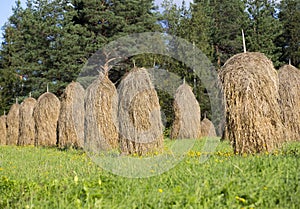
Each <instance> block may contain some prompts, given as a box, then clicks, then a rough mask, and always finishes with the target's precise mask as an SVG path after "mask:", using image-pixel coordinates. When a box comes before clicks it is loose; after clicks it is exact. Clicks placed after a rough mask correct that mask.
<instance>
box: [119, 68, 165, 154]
mask: <svg viewBox="0 0 300 209" xmlns="http://www.w3.org/2000/svg"><path fill="white" fill-rule="evenodd" d="M118 93H119V111H118V117H119V124H120V126H119V131H120V146H121V151H122V152H123V153H124V154H138V155H144V154H149V153H153V152H160V151H161V149H162V147H163V125H162V122H161V112H160V106H159V100H158V96H157V93H156V91H155V89H154V86H153V84H152V82H151V79H150V76H149V74H148V72H147V70H146V69H144V68H134V69H133V70H132V71H131V72H130V73H129V74H128V75H127V76H126V77H125V78H124V79H123V80H122V82H121V84H120V85H119V87H118Z"/></svg>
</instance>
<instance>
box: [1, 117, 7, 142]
mask: <svg viewBox="0 0 300 209" xmlns="http://www.w3.org/2000/svg"><path fill="white" fill-rule="evenodd" d="M6 137H7V128H6V115H2V116H1V117H0V145H6Z"/></svg>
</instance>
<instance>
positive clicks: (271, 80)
mask: <svg viewBox="0 0 300 209" xmlns="http://www.w3.org/2000/svg"><path fill="white" fill-rule="evenodd" d="M219 76H220V80H221V82H222V84H223V89H224V96H225V104H226V106H225V112H226V127H225V128H226V130H225V133H226V135H228V138H229V140H230V141H231V143H232V145H233V147H234V151H235V152H236V153H257V152H264V151H272V150H273V149H274V148H276V147H277V146H278V145H279V144H280V142H282V141H283V139H284V133H283V131H284V130H283V125H282V122H281V119H280V108H279V104H278V99H279V94H278V89H279V87H278V85H279V81H278V76H277V72H276V70H275V69H274V67H273V64H272V62H271V61H270V60H269V59H268V58H267V57H266V56H265V55H263V54H261V53H253V52H252V53H243V54H238V55H235V56H233V57H232V58H230V59H229V60H228V61H227V62H226V63H225V65H224V66H223V68H222V69H221V70H220V74H219Z"/></svg>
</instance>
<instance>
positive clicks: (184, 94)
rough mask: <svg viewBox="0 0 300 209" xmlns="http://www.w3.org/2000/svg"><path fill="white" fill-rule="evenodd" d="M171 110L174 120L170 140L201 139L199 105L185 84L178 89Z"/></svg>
mask: <svg viewBox="0 0 300 209" xmlns="http://www.w3.org/2000/svg"><path fill="white" fill-rule="evenodd" d="M173 109H174V113H175V118H174V121H173V125H172V129H171V139H198V138H200V137H201V111H200V106H199V103H198V101H197V99H196V97H195V95H194V93H193V91H192V88H191V87H190V86H189V85H187V84H185V83H184V84H182V85H181V86H179V87H178V89H177V90H176V94H175V99H174V104H173Z"/></svg>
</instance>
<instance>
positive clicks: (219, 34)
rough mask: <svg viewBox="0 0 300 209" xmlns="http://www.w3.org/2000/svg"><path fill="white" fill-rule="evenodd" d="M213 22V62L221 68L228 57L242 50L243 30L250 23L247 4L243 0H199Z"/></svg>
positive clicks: (211, 41) (211, 39)
mask: <svg viewBox="0 0 300 209" xmlns="http://www.w3.org/2000/svg"><path fill="white" fill-rule="evenodd" d="M195 2H197V3H198V2H199V4H202V5H203V7H204V9H205V11H206V13H207V14H206V15H207V16H209V17H210V19H211V23H210V27H209V31H210V44H211V48H212V50H213V59H212V62H213V63H214V64H215V65H216V67H217V68H220V67H221V66H222V65H223V64H224V63H225V62H226V60H227V59H229V58H230V57H231V56H233V55H234V54H237V53H239V52H242V48H243V45H242V38H241V31H242V29H243V28H245V26H246V25H247V24H248V19H247V15H246V14H245V4H244V3H243V1H241V0H229V1H226V3H224V2H223V1H220V0H212V1H211V0H202V1H201V0H199V1H195Z"/></svg>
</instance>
